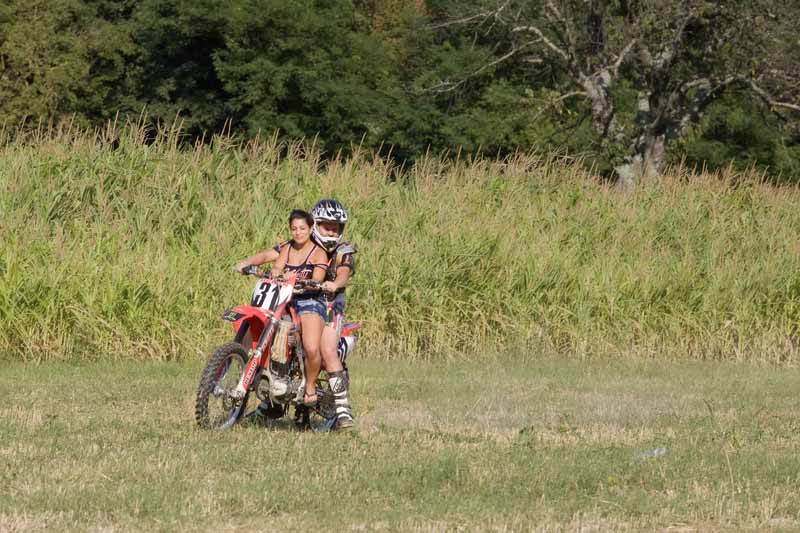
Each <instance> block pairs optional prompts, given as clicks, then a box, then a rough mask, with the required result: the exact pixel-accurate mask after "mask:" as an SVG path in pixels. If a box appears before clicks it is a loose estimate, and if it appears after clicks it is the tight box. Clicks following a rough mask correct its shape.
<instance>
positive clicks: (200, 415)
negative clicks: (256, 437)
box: [194, 342, 249, 429]
mask: <svg viewBox="0 0 800 533" xmlns="http://www.w3.org/2000/svg"><path fill="white" fill-rule="evenodd" d="M247 359H248V356H247V350H245V348H244V346H242V345H241V344H239V343H238V342H229V343H227V344H223V345H222V346H220V347H219V348H217V349H216V350H215V351H214V353H213V354H211V357H210V358H209V359H208V363H207V364H206V367H205V369H204V370H203V374H202V376H201V378H200V384H199V385H198V387H197V399H196V401H195V408H194V416H195V420H196V421H197V424H198V425H199V426H200V427H204V428H210V429H227V428H229V427H231V426H232V425H234V424H235V423H236V422H237V421H238V420H239V419H240V418H241V416H242V414H243V413H244V411H245V409H246V407H247V399H248V396H249V393H248V394H245V396H244V398H241V399H240V400H233V399H232V398H231V396H230V394H229V393H230V391H232V390H233V389H235V388H236V386H237V385H238V384H239V379H240V378H241V377H242V373H243V372H244V368H245V365H246V364H247Z"/></svg>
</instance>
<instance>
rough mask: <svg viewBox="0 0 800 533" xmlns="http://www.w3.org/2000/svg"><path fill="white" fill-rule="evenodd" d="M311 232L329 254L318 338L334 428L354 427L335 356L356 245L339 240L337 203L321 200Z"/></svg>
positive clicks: (341, 211) (343, 214) (342, 214)
mask: <svg viewBox="0 0 800 533" xmlns="http://www.w3.org/2000/svg"><path fill="white" fill-rule="evenodd" d="M311 216H312V217H313V218H314V229H313V230H312V232H311V238H312V239H313V240H314V241H315V242H316V243H317V244H319V245H320V246H321V247H322V248H323V249H325V251H326V252H327V253H328V259H329V263H328V270H327V273H326V277H325V282H324V283H323V284H322V290H323V292H324V293H325V294H326V298H327V300H328V301H330V300H332V306H331V307H332V308H331V311H332V312H331V313H330V314H329V315H328V316H327V318H326V321H325V327H324V328H323V330H322V337H321V339H320V343H319V346H320V352H321V355H322V365H323V366H324V367H325V370H326V371H327V373H328V380H329V384H330V387H331V392H333V398H334V403H335V405H336V422H335V424H334V428H335V429H348V428H352V427H353V412H352V410H351V409H350V401H349V398H348V392H347V389H348V377H347V372H346V371H345V370H344V366H343V365H342V362H341V361H340V360H339V357H338V355H337V347H338V345H339V337H340V336H341V333H342V325H343V324H344V304H345V297H344V291H345V288H346V286H347V282H348V281H349V280H350V276H352V275H353V272H354V267H355V263H354V261H353V254H355V253H356V249H355V246H353V245H352V244H350V243H349V242H344V241H342V235H343V234H344V228H345V225H346V224H347V210H345V208H344V206H343V205H342V204H341V203H339V202H338V201H336V200H333V199H326V200H320V201H319V202H317V203H316V204H315V205H314V208H313V209H312V210H311Z"/></svg>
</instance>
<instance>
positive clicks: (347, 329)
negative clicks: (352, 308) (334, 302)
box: [342, 322, 361, 337]
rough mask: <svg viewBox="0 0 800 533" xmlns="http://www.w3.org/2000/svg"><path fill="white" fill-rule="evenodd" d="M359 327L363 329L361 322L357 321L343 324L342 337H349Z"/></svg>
mask: <svg viewBox="0 0 800 533" xmlns="http://www.w3.org/2000/svg"><path fill="white" fill-rule="evenodd" d="M359 329H361V324H359V323H357V322H350V323H348V324H345V325H344V326H342V337H347V336H349V335H352V334H353V333H355V332H356V331H358V330H359Z"/></svg>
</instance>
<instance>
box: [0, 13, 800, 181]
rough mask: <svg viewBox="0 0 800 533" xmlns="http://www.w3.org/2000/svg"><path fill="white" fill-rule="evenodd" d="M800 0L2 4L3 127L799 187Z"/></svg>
mask: <svg viewBox="0 0 800 533" xmlns="http://www.w3.org/2000/svg"><path fill="white" fill-rule="evenodd" d="M797 20H800V3H797V2H793V1H791V0H679V1H677V0H676V1H675V2H650V1H648V0H283V1H280V2H279V1H274V0H228V1H225V2H221V1H218V0H5V1H4V2H3V3H2V4H0V123H3V124H5V126H6V128H7V129H12V130H13V129H15V128H18V127H20V126H26V125H28V126H29V125H35V124H37V123H38V122H40V121H42V120H61V119H67V118H69V119H71V120H75V121H77V122H78V123H80V124H83V125H87V126H92V125H101V124H103V123H105V121H107V120H109V119H112V118H114V117H115V116H117V115H118V114H120V113H121V114H123V115H133V116H139V115H141V113H142V112H143V110H144V112H145V113H146V116H147V118H148V120H150V121H153V122H162V123H171V122H173V121H174V120H176V119H180V120H181V121H182V122H183V126H184V128H185V131H186V133H187V140H189V141H191V140H195V139H197V138H202V137H203V136H204V135H208V133H210V132H218V131H220V130H222V129H223V128H225V127H226V125H227V127H228V128H229V129H230V130H231V131H233V132H234V133H236V134H239V135H242V136H244V137H252V136H255V135H258V134H259V133H260V134H262V135H269V134H271V133H272V132H274V131H276V130H277V131H279V132H280V133H281V135H284V136H286V137H290V138H306V139H311V138H315V139H316V140H317V141H316V142H318V143H319V144H320V146H321V148H322V149H324V150H325V151H326V152H327V153H328V154H336V153H339V152H340V151H343V152H345V153H346V152H348V151H349V150H352V149H353V147H354V146H363V147H367V148H369V149H372V150H375V151H378V152H380V153H381V154H382V155H384V156H388V157H392V158H394V159H395V160H397V161H399V162H408V161H413V160H414V159H415V158H416V157H418V156H419V155H420V154H424V153H426V152H430V151H432V152H434V153H449V154H451V155H453V156H455V155H456V154H477V153H481V154H484V155H489V156H501V157H502V156H504V155H507V154H509V153H513V152H515V151H517V150H523V151H527V150H532V149H534V150H557V151H562V152H566V153H570V154H578V155H581V156H582V157H584V158H585V160H586V162H587V164H591V165H593V166H594V168H595V169H596V171H597V172H598V173H599V174H601V175H604V176H608V177H610V178H613V179H617V180H620V181H622V182H623V183H626V184H633V183H635V182H636V181H637V180H641V179H648V178H649V177H651V176H653V175H656V174H658V173H660V172H661V171H662V170H663V169H664V167H665V165H667V164H669V163H676V162H679V161H683V162H685V163H688V164H690V165H697V166H705V167H708V168H711V169H713V168H718V167H722V166H727V165H728V164H731V161H733V164H734V165H737V166H740V167H746V166H756V167H758V168H762V169H764V170H765V171H766V172H767V173H768V174H769V175H770V176H771V177H772V178H773V179H775V180H782V181H791V182H797V181H800V128H799V127H798V124H800V38H799V37H798V34H797V33H796V28H795V27H794V25H795V22H796V21H797Z"/></svg>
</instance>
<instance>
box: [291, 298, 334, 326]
mask: <svg viewBox="0 0 800 533" xmlns="http://www.w3.org/2000/svg"><path fill="white" fill-rule="evenodd" d="M291 305H292V309H294V312H295V313H297V315H298V316H300V315H304V314H306V313H314V314H316V315H319V317H320V318H321V319H322V321H323V322H324V321H325V314H326V313H325V304H324V303H322V301H320V300H319V299H317V298H295V299H294V300H292V304H291Z"/></svg>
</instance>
